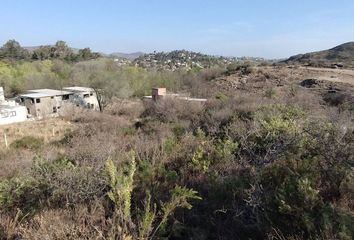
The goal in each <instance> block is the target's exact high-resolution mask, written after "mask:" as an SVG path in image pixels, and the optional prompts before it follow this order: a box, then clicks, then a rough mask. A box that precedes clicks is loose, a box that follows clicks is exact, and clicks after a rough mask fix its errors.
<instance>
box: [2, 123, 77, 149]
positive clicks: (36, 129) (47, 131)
mask: <svg viewBox="0 0 354 240" xmlns="http://www.w3.org/2000/svg"><path fill="white" fill-rule="evenodd" d="M75 128H76V126H75V125H74V124H72V123H71V122H69V121H65V120H63V119H61V118H48V119H43V120H40V121H28V122H24V123H17V124H11V125H6V126H0V135H1V138H0V150H4V149H5V141H4V134H5V133H6V136H7V141H8V144H9V145H10V144H11V143H12V142H14V141H16V140H18V139H21V138H23V137H25V136H33V137H35V138H40V139H43V140H44V142H45V143H49V142H52V141H58V140H60V139H62V138H63V137H64V134H65V133H66V132H68V131H72V130H74V129H75Z"/></svg>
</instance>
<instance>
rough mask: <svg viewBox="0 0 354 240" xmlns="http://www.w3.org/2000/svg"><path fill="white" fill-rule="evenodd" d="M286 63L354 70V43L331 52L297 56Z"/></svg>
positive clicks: (346, 44)
mask: <svg viewBox="0 0 354 240" xmlns="http://www.w3.org/2000/svg"><path fill="white" fill-rule="evenodd" d="M285 62H286V63H288V64H302V65H308V66H313V67H344V68H354V42H348V43H344V44H342V45H339V46H337V47H334V48H331V49H329V50H324V51H319V52H312V53H306V54H299V55H295V56H292V57H290V58H289V59H287V60H286V61H285Z"/></svg>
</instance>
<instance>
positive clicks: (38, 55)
mask: <svg viewBox="0 0 354 240" xmlns="http://www.w3.org/2000/svg"><path fill="white" fill-rule="evenodd" d="M100 56H101V54H99V53H97V52H92V51H91V49H90V48H83V49H79V50H78V51H74V50H73V49H72V48H70V47H69V46H68V45H67V44H66V42H64V41H61V40H60V41H57V42H56V43H55V44H54V45H43V46H40V47H38V48H35V49H33V50H28V49H26V48H24V47H22V46H21V45H20V43H19V42H17V41H16V40H14V39H12V40H8V41H7V42H6V43H5V44H4V45H3V46H2V47H1V48H0V59H8V60H48V59H60V60H64V61H68V62H77V61H85V60H90V59H96V58H99V57H100Z"/></svg>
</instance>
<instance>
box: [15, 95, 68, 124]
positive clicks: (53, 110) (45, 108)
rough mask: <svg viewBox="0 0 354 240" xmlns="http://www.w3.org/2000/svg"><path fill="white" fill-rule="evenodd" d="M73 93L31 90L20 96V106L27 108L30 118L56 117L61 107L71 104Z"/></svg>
mask: <svg viewBox="0 0 354 240" xmlns="http://www.w3.org/2000/svg"><path fill="white" fill-rule="evenodd" d="M73 94H74V93H73V92H69V91H60V90H53V89H37V90H29V91H27V93H26V94H21V95H19V96H18V97H19V100H20V104H21V105H23V106H25V107H26V109H27V113H28V115H29V117H39V118H42V117H46V116H51V115H53V116H55V115H57V113H58V112H59V111H60V109H61V107H62V106H63V105H65V104H69V103H70V97H71V96H72V95H73Z"/></svg>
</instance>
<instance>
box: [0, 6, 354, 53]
mask: <svg viewBox="0 0 354 240" xmlns="http://www.w3.org/2000/svg"><path fill="white" fill-rule="evenodd" d="M0 9H1V14H0V44H3V43H4V42H5V41H6V40H8V39H16V40H17V41H19V42H20V43H21V45H23V46H35V45H43V44H51V43H54V42H56V41H57V40H64V41H66V42H67V43H68V44H69V45H70V46H73V47H80V48H81V47H90V48H91V49H93V50H95V51H101V52H106V53H110V52H135V51H144V52H152V51H154V50H156V51H170V50H175V49H187V50H193V51H200V52H204V53H208V54H215V55H226V56H260V57H266V58H283V57H288V56H290V55H294V54H298V53H304V52H308V51H315V50H321V49H326V48H330V47H333V46H335V45H338V44H341V43H344V42H348V41H354V1H353V0H340V1H335V0H331V1H329V0H296V1H295V0H233V1H232V0H125V1H121V0H115V1H114V0H95V1H94V0H57V1H54V0H0Z"/></svg>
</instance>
